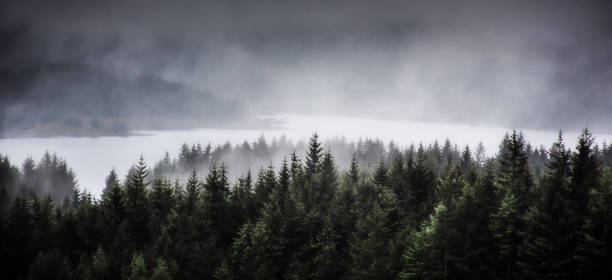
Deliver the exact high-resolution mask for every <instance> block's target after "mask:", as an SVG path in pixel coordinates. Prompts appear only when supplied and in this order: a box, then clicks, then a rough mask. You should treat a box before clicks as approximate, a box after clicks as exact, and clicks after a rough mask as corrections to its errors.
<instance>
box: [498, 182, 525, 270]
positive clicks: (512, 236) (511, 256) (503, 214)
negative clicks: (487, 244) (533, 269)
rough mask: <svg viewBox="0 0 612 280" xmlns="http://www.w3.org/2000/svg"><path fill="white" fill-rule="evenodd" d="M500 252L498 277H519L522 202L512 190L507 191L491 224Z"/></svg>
mask: <svg viewBox="0 0 612 280" xmlns="http://www.w3.org/2000/svg"><path fill="white" fill-rule="evenodd" d="M490 228H491V232H492V233H493V238H494V242H495V245H496V248H497V252H498V260H497V262H498V265H499V267H498V273H499V275H497V277H498V278H504V279H517V278H518V277H519V274H518V271H517V267H516V261H517V260H518V247H519V246H520V245H521V243H522V238H521V236H520V229H521V228H523V222H522V214H521V210H520V204H519V202H518V200H517V199H516V197H515V196H514V194H513V193H512V192H506V193H505V195H504V197H503V198H502V201H501V204H500V206H499V209H498V210H497V212H494V213H493V214H492V216H491V224H490Z"/></svg>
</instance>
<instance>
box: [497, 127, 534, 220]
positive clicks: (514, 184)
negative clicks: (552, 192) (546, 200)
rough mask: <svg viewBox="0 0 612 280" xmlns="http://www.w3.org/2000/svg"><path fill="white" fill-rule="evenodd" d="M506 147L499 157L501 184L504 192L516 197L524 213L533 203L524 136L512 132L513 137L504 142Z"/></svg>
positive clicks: (531, 182) (531, 181)
mask: <svg viewBox="0 0 612 280" xmlns="http://www.w3.org/2000/svg"><path fill="white" fill-rule="evenodd" d="M506 137H508V136H506ZM504 142H507V143H505V144H504ZM504 145H505V147H504V148H502V152H501V154H500V155H499V163H500V176H499V184H500V186H501V187H502V189H503V190H505V191H506V192H511V193H512V194H513V195H514V196H515V197H516V199H517V201H518V203H519V209H520V211H521V213H524V212H525V211H526V210H527V207H528V205H529V204H530V202H531V201H530V199H531V197H530V192H531V190H532V187H533V178H532V176H531V173H530V169H529V164H528V162H527V155H526V154H525V141H524V139H523V134H522V133H518V132H517V131H516V130H514V131H512V135H511V136H510V137H509V138H507V139H504V141H502V146H504Z"/></svg>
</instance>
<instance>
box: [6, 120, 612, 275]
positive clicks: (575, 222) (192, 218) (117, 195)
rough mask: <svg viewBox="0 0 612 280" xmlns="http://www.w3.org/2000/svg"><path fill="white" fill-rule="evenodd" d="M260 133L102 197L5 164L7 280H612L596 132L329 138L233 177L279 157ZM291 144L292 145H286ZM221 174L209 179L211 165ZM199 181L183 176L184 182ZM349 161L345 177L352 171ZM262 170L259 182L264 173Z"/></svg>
mask: <svg viewBox="0 0 612 280" xmlns="http://www.w3.org/2000/svg"><path fill="white" fill-rule="evenodd" d="M284 141H285V140H282V141H280V142H277V141H273V143H272V144H271V145H268V144H267V143H266V141H265V139H263V137H262V138H260V139H258V140H257V142H255V143H254V144H253V145H250V144H248V143H244V144H242V145H241V146H239V147H237V148H236V149H233V148H232V147H231V146H229V144H226V145H223V146H220V147H216V148H212V147H210V146H207V147H205V148H203V147H202V146H200V145H193V146H187V145H185V146H183V147H182V148H181V154H180V156H179V158H178V159H177V160H174V159H171V158H170V156H169V155H168V154H166V155H165V156H164V158H163V159H162V160H161V161H159V162H158V163H157V164H155V165H154V166H153V169H152V170H149V168H148V167H147V165H146V163H145V161H144V159H143V158H142V157H141V158H140V160H139V162H138V163H137V164H136V165H135V166H134V167H133V168H132V169H131V170H130V172H129V175H128V177H127V178H126V179H125V180H124V181H122V180H119V178H118V175H117V172H116V171H115V170H112V171H111V172H110V173H109V175H108V177H107V178H106V182H105V183H106V187H105V189H104V191H103V192H102V194H101V196H100V197H99V198H94V197H92V196H91V195H90V194H88V193H85V192H82V191H80V190H79V189H78V187H77V184H76V181H75V179H74V175H72V173H71V171H70V169H69V168H68V167H67V165H66V163H65V161H64V160H62V159H60V158H58V157H57V156H55V155H51V154H48V153H47V154H45V156H44V157H43V159H42V160H41V161H40V162H39V163H36V162H35V161H33V160H32V159H28V160H26V161H25V162H24V164H23V166H22V168H17V167H15V166H14V165H13V164H12V163H11V162H10V161H9V159H8V158H6V157H0V199H1V200H0V203H1V204H0V206H2V208H1V209H0V257H1V258H2V259H1V261H2V262H1V263H2V264H3V267H2V268H3V276H4V278H6V279H213V278H214V279H396V278H401V279H580V278H584V279H605V276H606V275H609V274H610V273H611V271H610V270H611V268H610V265H609V264H610V263H611V261H612V257H611V254H610V252H611V251H612V242H610V240H612V230H611V227H612V171H611V169H610V166H609V163H610V161H609V157H610V147H609V146H607V145H604V146H603V148H601V149H598V148H597V146H595V145H594V140H593V137H592V135H591V133H590V132H589V131H588V130H585V131H584V132H583V133H582V135H581V136H580V138H579V139H578V145H577V146H576V149H575V151H573V152H572V151H570V150H569V149H566V148H565V146H564V143H563V139H562V138H561V135H559V139H558V141H557V142H555V143H553V145H552V146H551V147H550V149H548V151H546V150H545V149H543V148H542V147H538V148H536V149H532V148H531V146H529V144H528V143H526V142H525V141H524V139H523V136H522V134H521V133H520V132H516V131H514V132H513V133H512V134H511V135H506V136H505V137H504V139H503V140H502V143H501V145H500V151H499V153H498V154H497V155H496V156H494V157H487V156H486V154H485V153H484V148H483V146H482V145H479V146H478V147H476V148H475V149H474V151H475V152H474V153H472V150H471V149H470V148H469V147H466V148H464V149H462V151H460V150H459V149H458V148H457V145H453V144H452V143H451V142H450V141H449V140H447V141H445V143H444V145H442V146H441V145H440V144H439V143H438V142H435V143H434V144H432V145H429V146H423V145H419V146H418V147H416V148H415V147H414V146H410V147H409V148H408V149H405V150H402V149H400V148H399V147H397V146H395V145H394V144H390V145H389V146H388V148H386V147H385V146H384V145H382V142H380V141H379V140H361V141H359V142H358V144H357V146H356V147H355V148H354V149H348V150H347V151H349V152H350V153H348V156H349V157H350V156H351V155H352V159H351V160H350V161H345V162H343V164H339V163H338V162H337V158H336V154H334V153H332V150H333V149H332V148H331V147H330V148H328V149H326V150H324V149H323V144H321V142H320V141H319V138H318V136H317V135H314V136H313V137H312V138H311V140H310V142H309V145H308V147H307V148H305V149H304V150H305V151H306V152H305V154H304V157H302V158H301V157H300V156H299V155H298V154H297V153H296V152H293V153H292V154H290V155H289V157H288V158H286V159H285V160H283V161H282V162H281V163H280V165H279V166H278V167H279V169H275V168H274V166H273V165H272V164H269V165H267V167H266V168H262V169H260V172H259V173H258V174H257V176H253V174H252V173H251V172H250V171H247V172H245V173H244V174H243V175H241V176H239V177H238V178H237V180H235V182H234V183H232V182H230V180H231V179H230V178H229V176H228V169H227V168H226V167H225V165H224V164H223V160H222V159H224V158H225V157H226V156H227V155H228V153H244V157H237V158H239V159H246V158H248V157H247V156H246V155H247V154H248V155H252V156H254V155H256V156H257V157H259V158H268V162H269V163H270V162H271V158H272V157H271V156H270V154H271V153H273V151H277V149H279V146H280V145H287V142H284ZM283 143H284V144H283ZM203 167H205V168H208V171H207V172H206V173H201V172H200V171H201V169H202V168H203ZM186 168H189V169H190V170H189V172H190V175H189V176H188V178H187V179H186V180H184V181H183V182H181V180H179V179H177V180H176V182H175V183H172V182H171V181H170V179H169V176H172V175H176V174H178V173H185V171H186V170H185V169H186ZM338 168H339V169H338ZM254 177H255V178H254Z"/></svg>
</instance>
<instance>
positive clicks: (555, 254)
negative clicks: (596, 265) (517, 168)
mask: <svg viewBox="0 0 612 280" xmlns="http://www.w3.org/2000/svg"><path fill="white" fill-rule="evenodd" d="M549 154H550V163H549V164H548V171H547V172H546V173H545V174H544V177H543V179H542V182H541V184H540V188H539V190H538V191H539V197H538V199H537V200H536V201H535V204H534V205H533V206H531V208H530V209H529V210H528V211H527V213H526V214H525V216H524V220H525V230H524V231H523V232H521V234H522V235H523V243H522V244H521V245H520V247H519V255H520V258H521V260H520V262H518V264H519V266H520V268H521V270H522V271H521V273H522V275H523V277H526V278H536V279H560V278H571V276H572V274H573V271H574V270H575V266H574V265H573V260H572V249H571V246H572V244H571V240H572V238H573V235H574V234H575V231H576V229H575V228H572V227H571V226H570V225H569V223H568V222H569V221H568V217H569V215H570V214H571V213H569V212H568V209H567V205H566V203H567V202H568V201H569V200H571V199H572V197H571V194H570V189H569V178H570V177H569V176H570V175H571V174H570V171H571V170H570V152H569V151H568V150H566V149H565V146H564V144H563V138H562V136H561V133H559V138H558V140H557V142H555V143H554V144H553V145H552V147H551V148H550V150H549Z"/></svg>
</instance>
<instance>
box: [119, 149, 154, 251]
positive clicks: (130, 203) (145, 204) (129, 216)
mask: <svg viewBox="0 0 612 280" xmlns="http://www.w3.org/2000/svg"><path fill="white" fill-rule="evenodd" d="M148 174H149V171H148V170H147V165H146V164H145V162H144V158H143V157H142V156H141V157H140V160H139V161H138V164H137V165H136V166H135V168H134V171H133V172H132V174H131V175H130V177H129V179H128V181H127V183H126V186H125V197H126V200H125V214H126V216H125V217H126V226H127V229H128V234H129V240H130V244H128V246H127V247H126V248H127V249H128V250H139V249H143V248H144V247H145V246H146V245H147V244H149V242H150V241H151V233H150V228H149V226H150V220H151V211H150V205H149V200H148V199H147V197H148V190H147V186H148V182H146V178H147V176H148Z"/></svg>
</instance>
